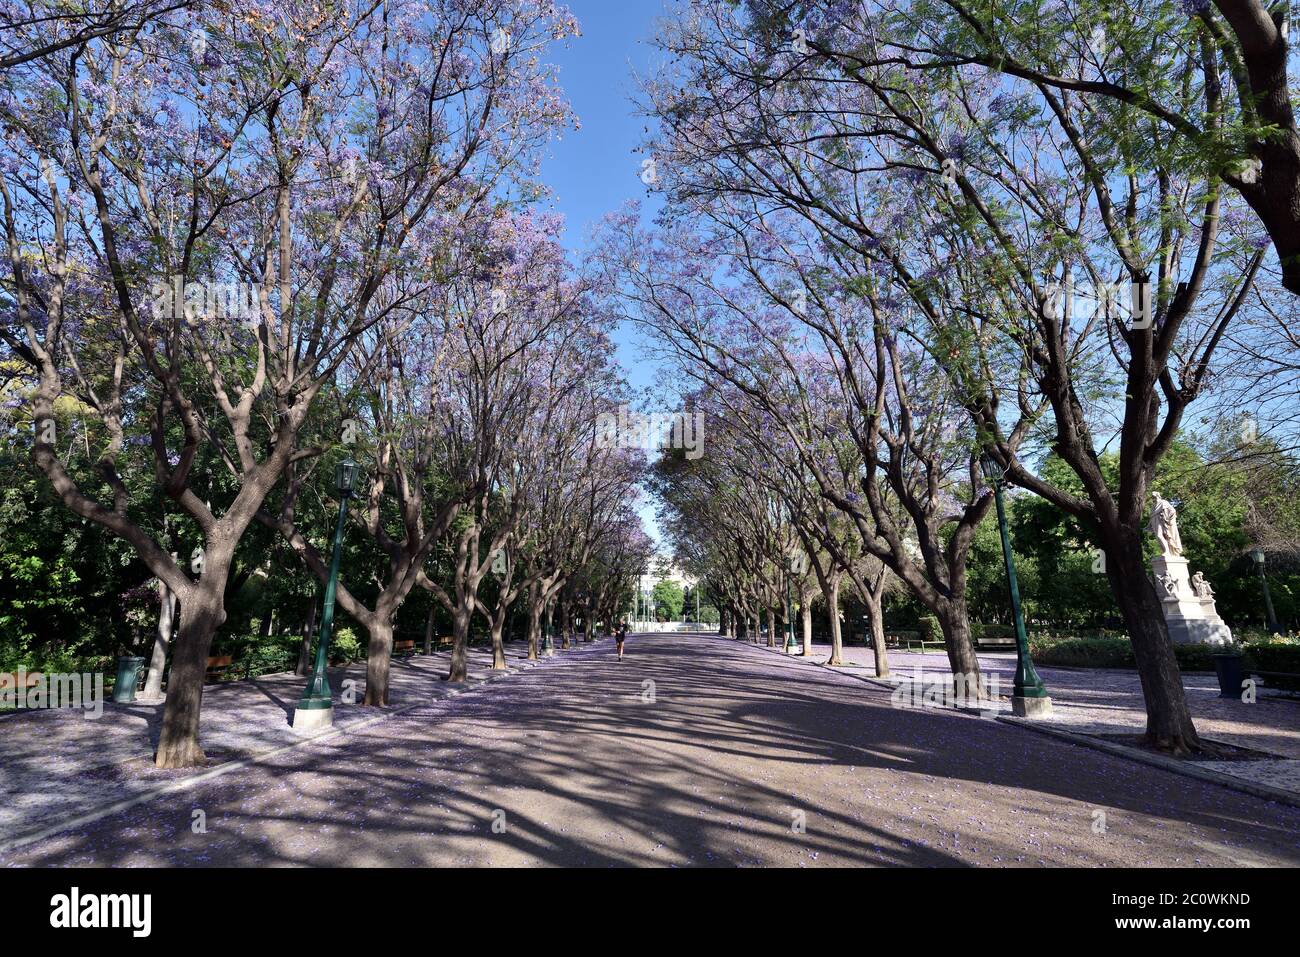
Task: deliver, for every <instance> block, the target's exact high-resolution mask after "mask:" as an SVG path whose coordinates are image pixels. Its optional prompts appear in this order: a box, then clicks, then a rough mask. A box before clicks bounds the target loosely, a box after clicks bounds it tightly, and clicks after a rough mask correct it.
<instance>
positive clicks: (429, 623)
mask: <svg viewBox="0 0 1300 957" xmlns="http://www.w3.org/2000/svg"><path fill="white" fill-rule="evenodd" d="M434 611H436V608H435V606H433V605H430V606H429V617H427V618H425V619H424V653H425V654H426V655H431V654H433V613H434Z"/></svg>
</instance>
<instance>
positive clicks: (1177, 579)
mask: <svg viewBox="0 0 1300 957" xmlns="http://www.w3.org/2000/svg"><path fill="white" fill-rule="evenodd" d="M1151 569H1152V571H1154V572H1155V577H1156V594H1157V595H1159V596H1160V604H1161V606H1162V607H1163V609H1164V613H1165V623H1166V624H1167V625H1168V626H1169V638H1170V640H1171V641H1173V643H1174V644H1176V645H1190V644H1200V643H1204V644H1209V645H1226V644H1229V643H1231V641H1232V629H1230V628H1229V627H1228V626H1227V625H1226V624H1225V623H1224V621H1223V619H1222V618H1220V617H1219V613H1218V611H1216V610H1215V607H1214V599H1213V598H1208V597H1206V598H1202V597H1200V596H1199V595H1197V594H1196V592H1195V591H1194V590H1193V588H1192V579H1191V576H1190V575H1189V574H1188V572H1187V559H1185V558H1183V557H1181V556H1179V555H1163V556H1159V557H1157V558H1153V559H1152V560H1151ZM1161 576H1168V577H1169V578H1170V579H1172V584H1173V594H1170V593H1169V591H1168V590H1167V589H1166V588H1165V586H1164V585H1163V584H1162V583H1161V581H1160V579H1161Z"/></svg>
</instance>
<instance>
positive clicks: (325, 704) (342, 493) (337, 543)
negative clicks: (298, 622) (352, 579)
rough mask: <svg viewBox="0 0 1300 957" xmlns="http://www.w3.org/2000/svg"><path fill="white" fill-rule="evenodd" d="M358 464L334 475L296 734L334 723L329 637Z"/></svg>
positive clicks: (344, 466) (349, 464)
mask: <svg viewBox="0 0 1300 957" xmlns="http://www.w3.org/2000/svg"><path fill="white" fill-rule="evenodd" d="M357 472H358V468H357V463H356V462H354V461H352V459H351V458H346V459H344V460H343V461H342V462H340V463H339V464H338V467H337V468H336V469H335V472H334V484H335V486H336V487H337V489H338V492H339V520H338V523H337V524H336V525H335V526H334V545H333V551H332V554H331V556H330V574H329V578H328V579H327V580H326V582H325V600H324V604H323V607H322V608H321V616H320V638H319V639H318V640H317V642H316V665H315V667H314V668H313V669H312V673H311V680H310V681H308V682H307V688H306V689H305V690H304V691H303V694H302V699H301V700H300V701H299V702H298V707H297V709H296V710H295V711H294V713H293V728H294V730H295V731H313V730H316V729H317V728H328V727H330V726H331V725H332V724H333V723H334V699H333V694H332V692H331V690H330V681H329V676H328V675H327V674H326V668H327V667H328V665H329V647H330V636H331V635H333V633H334V595H335V593H336V592H337V591H338V582H339V558H340V556H341V555H342V552H343V522H344V520H345V519H346V517H347V514H348V499H349V498H350V497H351V495H352V490H353V489H354V488H355V487H356V481H357Z"/></svg>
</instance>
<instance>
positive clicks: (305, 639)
mask: <svg viewBox="0 0 1300 957" xmlns="http://www.w3.org/2000/svg"><path fill="white" fill-rule="evenodd" d="M316 612H317V605H316V601H315V600H314V599H313V601H312V603H311V607H309V608H308V609H307V622H306V624H304V625H303V626H302V641H300V642H299V643H298V666H297V667H296V668H294V674H296V675H298V676H299V677H300V678H305V677H307V676H308V675H310V674H311V640H312V638H313V636H315V634H316Z"/></svg>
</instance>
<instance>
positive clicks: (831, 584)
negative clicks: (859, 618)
mask: <svg viewBox="0 0 1300 957" xmlns="http://www.w3.org/2000/svg"><path fill="white" fill-rule="evenodd" d="M828 578H829V579H830V580H829V581H827V583H826V590H825V591H824V592H823V595H822V597H823V598H825V599H826V624H827V625H828V626H829V628H830V635H831V656H830V658H829V659H827V661H826V663H827V664H828V665H841V664H843V663H844V658H843V652H844V634H843V632H842V630H841V629H840V579H839V577H838V576H837V575H835V574H831V575H829V576H828Z"/></svg>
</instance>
